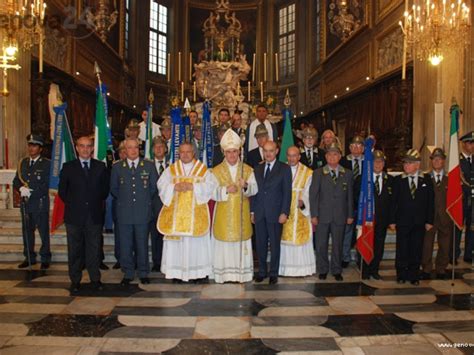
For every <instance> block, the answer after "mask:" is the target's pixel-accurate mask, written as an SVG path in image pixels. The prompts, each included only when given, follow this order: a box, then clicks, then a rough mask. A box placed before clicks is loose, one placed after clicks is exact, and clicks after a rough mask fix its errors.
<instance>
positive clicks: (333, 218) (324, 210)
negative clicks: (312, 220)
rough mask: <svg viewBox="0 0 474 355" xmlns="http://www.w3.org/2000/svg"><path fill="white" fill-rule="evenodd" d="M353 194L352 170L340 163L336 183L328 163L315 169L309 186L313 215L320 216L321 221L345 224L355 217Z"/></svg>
mask: <svg viewBox="0 0 474 355" xmlns="http://www.w3.org/2000/svg"><path fill="white" fill-rule="evenodd" d="M352 194H353V190H352V172H351V171H350V170H347V169H344V168H343V167H342V166H340V165H339V176H338V178H337V180H336V183H334V181H333V180H332V177H331V174H330V168H329V166H328V165H325V166H324V167H322V168H319V169H317V170H315V171H314V172H313V180H312V182H311V186H310V188H309V206H310V209H311V217H318V219H319V223H336V224H339V225H345V224H346V222H347V219H348V218H353V214H354V201H353V197H352Z"/></svg>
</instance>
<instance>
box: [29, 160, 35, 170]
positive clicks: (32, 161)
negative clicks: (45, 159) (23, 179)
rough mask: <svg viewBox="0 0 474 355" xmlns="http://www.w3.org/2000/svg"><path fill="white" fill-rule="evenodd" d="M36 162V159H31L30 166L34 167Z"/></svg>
mask: <svg viewBox="0 0 474 355" xmlns="http://www.w3.org/2000/svg"><path fill="white" fill-rule="evenodd" d="M34 164H35V161H34V160H33V159H30V168H32V167H33V165H34Z"/></svg>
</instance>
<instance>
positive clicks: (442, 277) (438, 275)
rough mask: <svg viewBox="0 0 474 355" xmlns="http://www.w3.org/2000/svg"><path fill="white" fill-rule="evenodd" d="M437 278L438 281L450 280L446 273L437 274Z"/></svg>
mask: <svg viewBox="0 0 474 355" xmlns="http://www.w3.org/2000/svg"><path fill="white" fill-rule="evenodd" d="M436 278H437V279H438V280H447V279H448V275H447V274H446V273H438V274H436Z"/></svg>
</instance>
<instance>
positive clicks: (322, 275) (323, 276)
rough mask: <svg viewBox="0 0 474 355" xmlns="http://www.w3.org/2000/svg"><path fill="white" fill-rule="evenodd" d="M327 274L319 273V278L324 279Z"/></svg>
mask: <svg viewBox="0 0 474 355" xmlns="http://www.w3.org/2000/svg"><path fill="white" fill-rule="evenodd" d="M327 276H328V274H319V276H318V277H319V279H320V280H326V277H327Z"/></svg>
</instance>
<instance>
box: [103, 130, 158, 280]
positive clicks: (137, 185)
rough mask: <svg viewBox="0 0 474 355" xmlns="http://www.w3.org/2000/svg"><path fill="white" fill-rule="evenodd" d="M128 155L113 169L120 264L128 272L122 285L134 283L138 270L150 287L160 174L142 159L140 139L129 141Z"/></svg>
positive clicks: (127, 141)
mask: <svg viewBox="0 0 474 355" xmlns="http://www.w3.org/2000/svg"><path fill="white" fill-rule="evenodd" d="M125 152H126V155H127V159H126V160H123V161H120V162H119V163H117V164H115V165H114V166H113V168H112V176H111V179H110V192H111V194H112V196H113V197H115V198H116V199H117V220H118V224H119V228H120V265H121V267H122V271H123V273H124V278H123V280H122V282H121V284H122V286H128V285H129V284H130V283H131V282H132V281H133V279H134V277H135V268H137V269H138V270H137V273H138V277H139V278H140V282H141V283H142V284H149V283H150V280H149V278H148V272H149V263H148V233H149V225H150V221H151V220H152V207H151V206H152V202H153V199H154V195H155V194H156V193H157V186H156V182H157V180H158V173H157V171H156V167H155V165H154V164H153V162H151V161H149V160H143V159H141V158H140V156H139V142H138V140H137V139H130V138H128V139H126V140H125ZM134 247H135V256H136V257H135V258H134V255H133V249H134ZM135 260H136V267H135Z"/></svg>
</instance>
